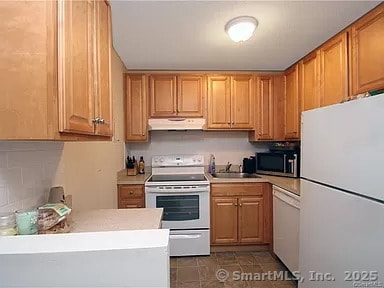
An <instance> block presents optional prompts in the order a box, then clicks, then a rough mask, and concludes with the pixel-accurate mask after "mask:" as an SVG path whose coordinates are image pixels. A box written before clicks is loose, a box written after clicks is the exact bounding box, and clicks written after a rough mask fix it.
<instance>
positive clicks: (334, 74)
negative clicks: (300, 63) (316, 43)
mask: <svg viewBox="0 0 384 288" xmlns="http://www.w3.org/2000/svg"><path fill="white" fill-rule="evenodd" d="M347 57H348V56H347V33H346V32H345V33H343V34H340V35H338V36H336V37H335V38H333V39H331V40H329V41H328V42H327V43H325V45H323V46H322V47H321V48H320V61H321V66H320V69H321V71H320V77H321V81H320V83H321V84H320V87H321V96H320V104H321V106H328V105H332V104H336V103H340V102H341V101H342V100H343V99H345V98H346V97H347V96H348V70H347V69H348V66H347V65H348V64H347V61H348V58H347Z"/></svg>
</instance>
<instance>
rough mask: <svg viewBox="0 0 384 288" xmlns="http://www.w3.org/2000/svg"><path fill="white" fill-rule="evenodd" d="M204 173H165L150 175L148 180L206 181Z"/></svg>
mask: <svg viewBox="0 0 384 288" xmlns="http://www.w3.org/2000/svg"><path fill="white" fill-rule="evenodd" d="M206 180H207V179H206V178H205V176H204V174H167V175H152V177H151V178H150V179H148V182H173V181H177V182H180V181H206Z"/></svg>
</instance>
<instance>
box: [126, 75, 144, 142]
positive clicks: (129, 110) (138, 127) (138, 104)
mask: <svg viewBox="0 0 384 288" xmlns="http://www.w3.org/2000/svg"><path fill="white" fill-rule="evenodd" d="M147 79H148V77H147V76H146V75H141V74H132V75H129V74H126V77H125V87H126V88H125V90H126V97H125V100H126V101H125V140H126V141H138V142H140V141H147V140H148V112H147V111H148V106H147V90H148V88H147V84H148V82H147Z"/></svg>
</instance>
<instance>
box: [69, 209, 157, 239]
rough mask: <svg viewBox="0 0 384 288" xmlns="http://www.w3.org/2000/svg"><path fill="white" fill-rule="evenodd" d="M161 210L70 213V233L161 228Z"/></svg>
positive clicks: (105, 210) (106, 210)
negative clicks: (71, 224)
mask: <svg viewBox="0 0 384 288" xmlns="http://www.w3.org/2000/svg"><path fill="white" fill-rule="evenodd" d="M162 215H163V209H162V208H140V209H97V210H86V211H72V213H71V217H72V223H73V227H72V228H71V232H72V233H77V232H99V231H123V230H147V229H159V228H161V219H162Z"/></svg>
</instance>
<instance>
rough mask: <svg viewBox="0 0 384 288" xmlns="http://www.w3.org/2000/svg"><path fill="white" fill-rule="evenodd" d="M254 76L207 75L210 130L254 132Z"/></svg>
mask: <svg viewBox="0 0 384 288" xmlns="http://www.w3.org/2000/svg"><path fill="white" fill-rule="evenodd" d="M253 85H254V79H253V76H252V75H242V74H239V75H211V76H208V112H207V122H208V123H207V128H208V129H215V130H216V129H225V130H228V129H239V130H252V129H253V127H254V88H253Z"/></svg>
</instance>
